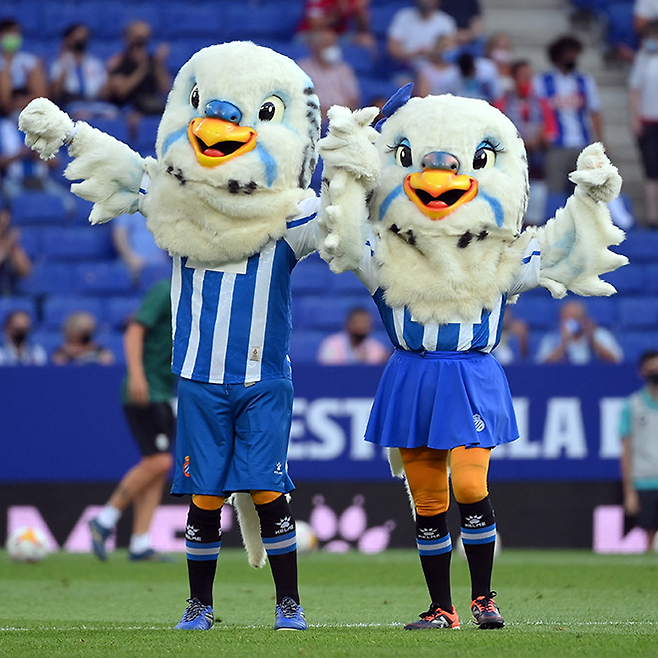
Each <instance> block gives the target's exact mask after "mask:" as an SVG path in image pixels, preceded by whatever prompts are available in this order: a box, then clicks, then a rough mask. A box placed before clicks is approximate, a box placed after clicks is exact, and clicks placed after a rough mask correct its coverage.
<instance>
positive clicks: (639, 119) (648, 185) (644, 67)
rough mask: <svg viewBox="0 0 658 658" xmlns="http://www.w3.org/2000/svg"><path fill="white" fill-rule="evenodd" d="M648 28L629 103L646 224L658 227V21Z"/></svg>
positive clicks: (631, 80)
mask: <svg viewBox="0 0 658 658" xmlns="http://www.w3.org/2000/svg"><path fill="white" fill-rule="evenodd" d="M645 31H646V36H645V37H644V40H643V41H642V47H641V48H640V50H639V52H638V53H637V55H636V57H635V60H634V62H633V67H632V69H631V73H630V77H629V80H628V86H629V107H630V120H631V128H632V130H633V134H634V135H635V137H636V139H637V144H638V147H639V150H640V154H641V156H642V165H643V169H644V224H645V226H647V227H648V228H658V21H656V20H654V21H651V22H649V23H648V24H647V25H646V28H645Z"/></svg>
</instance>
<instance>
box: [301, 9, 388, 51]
mask: <svg viewBox="0 0 658 658" xmlns="http://www.w3.org/2000/svg"><path fill="white" fill-rule="evenodd" d="M316 30H332V31H333V32H335V33H336V34H337V35H338V36H339V37H343V36H345V35H347V36H350V37H353V40H354V43H356V44H359V45H361V46H365V47H367V48H374V47H375V45H376V42H375V37H374V35H373V34H372V32H371V31H370V0H306V2H305V4H304V15H303V17H302V22H301V24H300V26H299V28H298V31H299V32H300V33H301V34H302V35H307V34H309V33H311V32H314V31H316Z"/></svg>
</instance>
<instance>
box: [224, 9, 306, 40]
mask: <svg viewBox="0 0 658 658" xmlns="http://www.w3.org/2000/svg"><path fill="white" fill-rule="evenodd" d="M303 7H304V3H303V0H278V1H273V2H268V3H267V4H265V5H258V6H256V7H246V6H245V5H244V3H235V4H233V3H232V4H230V5H227V7H226V31H227V34H230V35H231V38H232V39H255V40H258V39H262V38H268V39H292V37H293V35H294V34H295V30H296V29H297V26H298V25H299V22H300V20H301V18H302V10H303Z"/></svg>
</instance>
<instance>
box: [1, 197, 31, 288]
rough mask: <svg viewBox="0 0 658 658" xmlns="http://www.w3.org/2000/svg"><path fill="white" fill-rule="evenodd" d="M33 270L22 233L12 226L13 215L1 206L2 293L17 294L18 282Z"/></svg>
mask: <svg viewBox="0 0 658 658" xmlns="http://www.w3.org/2000/svg"><path fill="white" fill-rule="evenodd" d="M31 272H32V261H31V260H30V257H29V256H28V255H27V253H26V252H25V249H23V247H22V246H21V239H20V233H19V232H18V230H17V229H14V228H12V227H11V215H10V213H9V210H7V209H6V208H0V295H15V294H16V288H17V283H18V280H19V279H22V278H24V277H26V276H29V274H30V273H31Z"/></svg>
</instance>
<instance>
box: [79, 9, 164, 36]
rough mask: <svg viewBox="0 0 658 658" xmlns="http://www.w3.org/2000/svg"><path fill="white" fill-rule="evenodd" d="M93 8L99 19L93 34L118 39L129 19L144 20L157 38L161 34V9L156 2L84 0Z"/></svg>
mask: <svg viewBox="0 0 658 658" xmlns="http://www.w3.org/2000/svg"><path fill="white" fill-rule="evenodd" d="M85 4H87V5H89V6H90V7H93V8H95V10H96V12H97V13H98V15H99V16H100V18H101V20H100V22H99V24H98V26H97V27H96V30H95V32H94V35H95V36H96V37H99V38H101V39H118V38H120V37H121V36H123V32H124V30H125V28H126V26H127V25H128V23H130V22H131V21H134V20H144V21H146V22H147V23H149V25H150V26H151V27H152V28H153V35H154V38H155V39H158V38H159V36H160V34H162V29H161V27H162V25H161V24H162V9H161V6H160V5H159V4H157V3H141V2H122V1H120V0H85Z"/></svg>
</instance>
